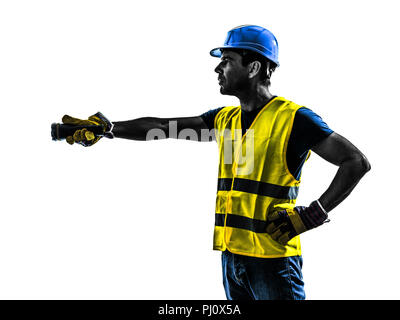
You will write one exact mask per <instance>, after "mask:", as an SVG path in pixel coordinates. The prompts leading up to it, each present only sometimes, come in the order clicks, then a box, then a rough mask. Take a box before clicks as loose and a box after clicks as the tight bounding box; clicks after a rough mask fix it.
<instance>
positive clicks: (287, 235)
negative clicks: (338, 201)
mask: <svg viewBox="0 0 400 320" xmlns="http://www.w3.org/2000/svg"><path fill="white" fill-rule="evenodd" d="M327 219H328V214H327V213H326V211H325V210H324V209H323V208H322V206H321V205H320V204H319V202H318V201H313V202H312V203H311V204H310V206H309V207H303V206H298V207H294V208H293V209H286V210H283V211H276V212H272V213H271V214H269V215H268V217H267V233H268V234H269V235H270V236H271V238H272V239H274V240H275V241H277V242H279V243H280V244H282V245H285V244H286V243H287V242H288V241H289V240H290V239H292V238H293V237H295V236H297V235H299V234H300V233H303V232H305V231H308V230H310V229H313V228H316V227H318V226H320V225H321V224H323V223H324V222H328V221H329V220H327Z"/></svg>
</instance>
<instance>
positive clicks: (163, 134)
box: [113, 116, 213, 141]
mask: <svg viewBox="0 0 400 320" xmlns="http://www.w3.org/2000/svg"><path fill="white" fill-rule="evenodd" d="M113 123H114V128H113V134H114V136H115V137H116V138H124V139H130V140H142V141H145V140H146V141H147V140H155V139H166V138H175V139H186V140H194V141H210V140H212V138H213V136H212V132H211V133H210V132H209V130H208V128H207V126H206V124H205V123H204V121H203V119H202V118H201V117H200V116H196V117H182V118H154V117H145V118H138V119H134V120H128V121H116V122H113ZM203 133H206V134H203ZM209 137H210V139H209Z"/></svg>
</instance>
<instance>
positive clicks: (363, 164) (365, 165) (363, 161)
mask: <svg viewBox="0 0 400 320" xmlns="http://www.w3.org/2000/svg"><path fill="white" fill-rule="evenodd" d="M360 162H361V168H362V171H363V173H364V174H365V173H367V172H368V171H369V170H371V164H370V163H369V161H368V159H367V157H366V156H364V155H362V156H361V161H360Z"/></svg>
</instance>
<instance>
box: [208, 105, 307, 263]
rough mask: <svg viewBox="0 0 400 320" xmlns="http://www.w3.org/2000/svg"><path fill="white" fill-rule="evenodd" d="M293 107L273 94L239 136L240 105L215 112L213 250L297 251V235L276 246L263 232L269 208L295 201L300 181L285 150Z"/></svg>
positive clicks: (274, 254)
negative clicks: (216, 153) (216, 161)
mask: <svg viewBox="0 0 400 320" xmlns="http://www.w3.org/2000/svg"><path fill="white" fill-rule="evenodd" d="M299 108H301V106H299V105H297V104H295V103H293V102H291V101H288V100H286V99H284V98H282V97H276V98H274V99H273V100H271V101H270V102H269V103H268V104H267V105H266V106H264V107H263V109H262V110H261V111H260V112H259V113H258V115H257V117H256V118H255V119H254V121H253V123H252V124H251V126H250V127H249V129H248V130H247V131H246V133H245V134H244V136H243V137H242V128H241V120H240V115H241V108H240V107H225V108H223V109H221V110H220V111H219V112H218V114H217V115H216V117H215V120H214V127H215V129H216V138H217V142H218V147H219V159H220V160H219V161H220V163H219V172H218V192H217V200H216V211H215V228H214V250H221V251H224V250H226V249H228V250H229V251H230V252H232V253H236V254H242V255H246V256H252V257H263V258H275V257H289V256H297V255H300V254H301V247H300V238H299V237H298V236H297V237H294V238H293V239H291V240H290V241H289V242H288V243H287V244H286V245H281V244H279V243H278V242H276V241H274V240H272V239H271V237H270V236H269V235H268V234H267V233H266V232H265V230H266V220H267V217H268V214H269V213H270V212H273V211H276V210H283V209H286V208H293V207H294V206H295V202H296V198H297V194H298V190H299V185H300V180H296V179H295V178H294V177H293V175H292V174H291V173H290V172H289V169H288V166H287V163H286V150H287V145H288V140H289V137H290V133H291V131H292V126H293V120H294V115H295V113H296V111H297V110H298V109H299Z"/></svg>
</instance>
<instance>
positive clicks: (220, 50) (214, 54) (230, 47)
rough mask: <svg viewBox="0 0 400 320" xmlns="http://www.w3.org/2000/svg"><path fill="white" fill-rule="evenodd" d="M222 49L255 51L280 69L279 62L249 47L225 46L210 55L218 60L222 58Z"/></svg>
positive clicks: (214, 50)
mask: <svg viewBox="0 0 400 320" xmlns="http://www.w3.org/2000/svg"><path fill="white" fill-rule="evenodd" d="M222 49H246V50H251V51H255V52H257V53H259V54H261V55H262V56H264V57H266V58H267V59H269V60H271V61H272V62H274V63H276V65H277V67H279V62H278V61H274V60H272V59H271V58H269V57H267V56H266V55H265V53H264V52H262V51H261V50H258V49H257V48H253V47H249V46H223V47H218V48H214V49H212V50H211V51H210V55H211V56H213V57H216V58H221V57H222Z"/></svg>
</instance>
